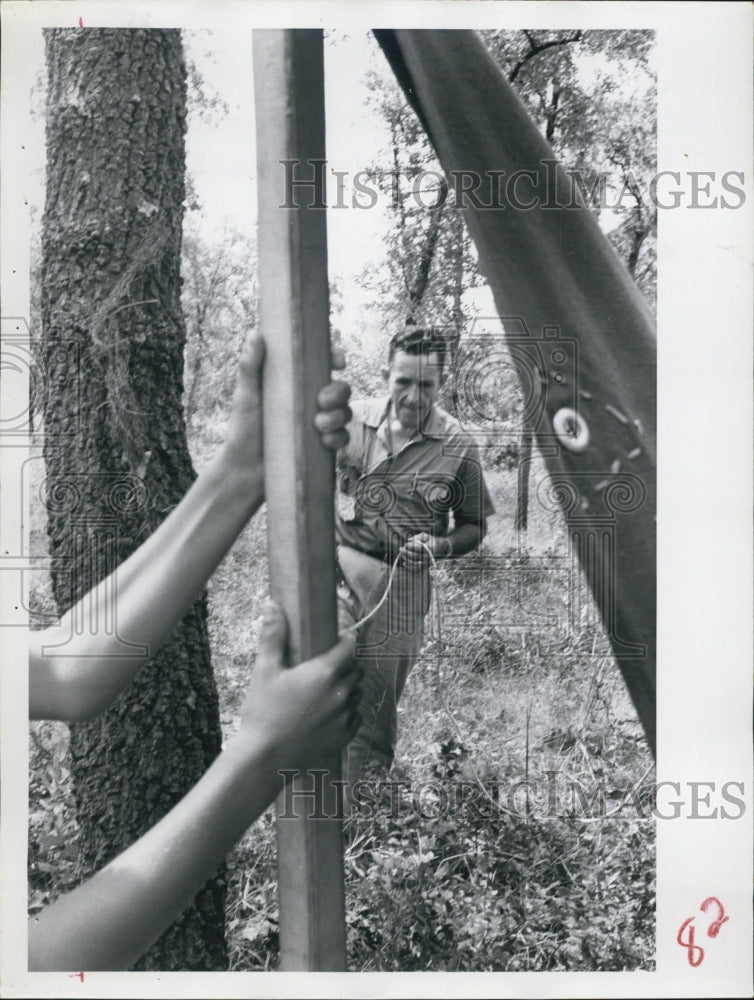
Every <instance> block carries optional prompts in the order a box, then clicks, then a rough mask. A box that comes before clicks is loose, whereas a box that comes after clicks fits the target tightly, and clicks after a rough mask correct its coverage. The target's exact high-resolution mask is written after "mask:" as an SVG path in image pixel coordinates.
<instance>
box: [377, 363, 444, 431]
mask: <svg viewBox="0 0 754 1000" xmlns="http://www.w3.org/2000/svg"><path fill="white" fill-rule="evenodd" d="M441 371H442V369H441V366H440V356H439V355H438V354H437V352H436V351H431V352H430V353H429V354H407V353H406V352H405V351H396V352H395V354H394V355H393V360H392V361H391V362H390V370H389V373H388V391H389V392H390V400H391V402H392V405H393V413H394V414H395V416H396V417H397V418H398V420H399V421H400V424H401V427H402V428H403V429H404V430H406V431H415V430H416V429H417V428H418V427H421V425H422V424H423V423H424V420H425V418H426V417H427V415H428V414H429V412H430V410H431V409H432V407H433V406H434V404H435V400H436V399H437V394H438V392H439V391H440V374H441Z"/></svg>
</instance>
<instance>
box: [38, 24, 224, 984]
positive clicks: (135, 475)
mask: <svg viewBox="0 0 754 1000" xmlns="http://www.w3.org/2000/svg"><path fill="white" fill-rule="evenodd" d="M46 43H47V65H48V105H47V171H48V172H47V201H46V207H45V217H44V231H43V255H44V262H43V292H42V320H43V341H44V352H45V362H46V365H47V373H48V381H49V392H48V402H47V413H46V432H47V436H46V444H45V460H46V463H47V504H48V510H49V522H48V534H49V543H50V555H51V557H52V560H53V572H52V582H53V590H54V594H55V599H56V601H57V602H58V605H59V607H60V609H61V610H62V609H65V608H66V607H68V606H69V605H70V604H71V603H73V602H74V601H76V600H77V599H78V598H80V597H81V596H82V595H83V594H85V593H86V591H87V590H88V589H89V588H90V587H91V586H92V585H93V584H95V583H96V582H97V581H98V580H100V579H101V578H102V577H103V576H105V575H106V574H107V573H109V572H110V571H111V570H112V569H113V567H114V566H115V565H117V563H119V562H120V561H121V560H123V559H125V558H126V557H127V556H128V555H129V554H130V553H131V552H133V551H134V549H136V548H137V547H138V545H139V544H140V543H141V542H142V541H144V539H145V538H146V537H147V536H148V535H149V534H150V533H151V532H152V531H153V530H154V529H155V528H156V526H157V525H158V524H159V522H160V521H161V520H162V519H163V518H164V517H165V515H166V513H167V512H168V511H169V510H170V508H171V507H173V506H174V505H175V504H176V503H177V502H178V500H179V499H180V497H181V496H182V495H183V493H184V492H185V491H186V489H187V488H188V486H189V485H190V483H191V480H192V478H193V470H192V468H191V461H190V458H189V453H188V449H187V445H186V430H185V424H184V420H183V413H182V409H181V394H182V392H183V372H182V365H183V348H184V342H185V328H184V322H183V317H182V315H181V309H180V300H179V295H180V276H179V261H180V246H181V222H182V212H183V208H182V205H183V200H184V166H185V164H184V133H185V115H186V110H185V109H186V73H185V66H184V62H183V53H182V46H181V38H180V32H179V31H177V30H164V31H163V30H151V31H144V30H121V29H117V30H113V29H85V30H67V29H66V30H51V31H48V32H47V33H46ZM116 613H117V608H116ZM100 627H102V626H101V625H100ZM219 750H220V726H219V713H218V703H217V692H216V689H215V685H214V679H213V676H212V670H211V665H210V658H209V643H208V634H207V626H206V602H205V599H204V597H202V599H201V600H199V601H197V603H196V604H195V605H194V607H193V608H192V609H191V611H190V612H189V613H188V614H187V615H186V617H185V619H184V620H183V622H182V623H181V625H180V627H179V628H178V630H177V632H176V634H175V636H174V638H173V640H172V641H171V642H170V644H169V645H168V646H167V647H165V648H164V649H163V650H162V651H161V652H160V653H159V654H158V655H157V656H155V657H154V658H153V659H152V660H151V661H150V662H149V663H148V664H147V666H146V667H145V668H144V669H143V670H142V671H141V673H140V674H139V675H138V677H137V678H136V680H135V681H134V682H133V683H132V684H131V685H130V686H129V687H128V689H127V690H126V691H125V692H124V693H123V694H122V695H121V697H120V698H119V699H118V700H117V702H116V703H115V705H114V706H113V707H112V708H111V709H109V710H108V711H107V712H106V713H105V714H103V715H102V716H101V717H100V718H99V719H98V720H96V721H94V722H91V723H80V724H76V725H73V726H71V751H70V752H71V773H72V778H73V787H74V796H75V801H76V806H77V810H78V818H79V822H80V828H81V837H80V845H79V846H80V866H81V871H82V875H84V876H86V875H89V874H90V873H91V872H93V871H94V870H95V869H98V868H101V867H102V865H104V864H105V863H106V862H108V861H109V860H110V859H111V858H113V857H114V856H115V855H116V854H118V853H119V852H120V851H122V850H123V849H124V848H125V847H127V846H128V845H129V844H130V843H132V842H133V841H134V840H136V839H137V838H138V837H139V836H140V835H141V834H143V833H144V832H145V831H146V830H148V829H149V828H150V827H151V826H153V825H154V823H156V822H157V821H158V820H159V819H160V817H161V816H163V815H164V814H165V813H166V812H167V811H168V810H169V809H170V808H171V807H172V806H173V805H174V804H175V803H176V802H177V801H178V799H180V798H181V797H182V796H183V795H184V794H185V792H186V791H187V790H188V789H189V788H190V787H191V786H192V785H193V784H194V783H195V782H196V780H197V779H198V778H199V776H200V775H201V774H202V773H203V772H204V770H205V769H206V768H207V766H208V765H209V763H210V762H211V761H212V759H213V758H214V757H215V756H216V755H217V753H218V752H219ZM167 863H169V859H167ZM223 911H224V879H223V876H222V873H219V874H218V876H216V877H215V878H213V879H212V880H211V881H210V882H209V883H208V884H207V885H206V886H205V888H204V889H202V890H201V891H200V892H199V893H198V895H197V896H196V898H195V900H194V902H193V903H192V905H191V906H190V908H189V909H188V910H187V911H186V912H185V914H184V915H183V916H182V918H181V919H180V920H179V921H178V922H177V923H176V924H174V925H173V926H172V927H171V928H170V929H169V930H168V931H166V932H165V934H164V935H163V937H162V938H161V939H160V941H158V942H157V943H156V944H155V946H154V947H153V948H152V949H151V950H150V952H148V954H147V955H146V956H144V957H143V958H142V959H141V960H140V962H139V963H138V965H137V968H139V969H158V970H179V969H184V970H200V969H222V968H225V967H226V954H225V942H224V913H223Z"/></svg>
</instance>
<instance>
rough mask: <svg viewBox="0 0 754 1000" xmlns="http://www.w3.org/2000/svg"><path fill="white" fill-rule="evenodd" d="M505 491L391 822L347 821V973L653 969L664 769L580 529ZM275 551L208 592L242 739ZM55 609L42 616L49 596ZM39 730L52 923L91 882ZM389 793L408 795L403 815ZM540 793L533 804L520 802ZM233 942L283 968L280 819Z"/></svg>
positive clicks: (234, 919)
mask: <svg viewBox="0 0 754 1000" xmlns="http://www.w3.org/2000/svg"><path fill="white" fill-rule="evenodd" d="M221 426H222V423H221V420H220V419H219V417H218V419H217V420H215V421H212V422H208V423H207V424H205V428H204V430H205V436H204V438H203V439H202V440H201V441H199V442H198V443H196V444H195V448H196V453H195V459H196V460H197V464H199V465H200V464H201V460H202V457H203V456H205V455H207V454H209V453H210V452H211V450H212V448H213V445H214V443H216V441H217V440H218V439H219V434H220V433H221V431H220V428H221ZM538 474H542V469H541V468H539V467H538ZM488 482H489V485H490V489H491V491H492V493H493V497H494V499H495V504H496V507H497V510H498V512H499V513H498V515H497V516H496V517H495V518H494V519H493V520H492V521H491V522H490V532H489V535H488V537H487V539H486V540H485V543H484V548H483V552H482V554H481V555H476V556H472V557H467V558H466V559H463V560H459V561H457V562H455V563H452V564H445V565H442V566H440V567H439V568H438V570H437V572H436V580H435V585H436V602H435V606H434V608H433V610H432V612H431V615H430V618H429V619H428V622H427V626H428V634H427V639H426V642H425V645H424V649H423V653H422V656H421V658H420V661H419V662H418V663H417V665H416V666H415V668H414V670H413V672H412V674H411V675H410V678H409V681H408V684H407V687H406V691H405V693H404V696H403V699H402V703H401V706H400V723H399V726H400V739H399V744H398V747H397V754H396V761H395V765H394V767H393V769H392V771H391V773H390V775H388V776H385V775H382V776H380V775H375V776H373V787H372V791H373V794H374V798H375V803H376V804H375V807H374V808H373V809H372V811H371V812H372V815H355V816H353V817H351V818H349V820H348V821H347V822H346V824H345V841H346V850H345V879H346V906H347V933H348V954H349V968H351V969H352V970H354V971H357V970H405V971H409V970H478V971H484V970H577V969H581V970H608V969H610V970H622V969H652V968H653V954H654V873H655V857H654V832H655V831H654V820H653V819H652V818H651V817H650V818H647V817H646V816H645V815H644V814H643V811H642V809H641V803H642V801H644V796H645V795H646V794H647V793H648V788H649V785H650V784H651V781H652V777H653V767H652V760H651V757H650V755H649V752H648V750H647V748H646V745H645V743H644V741H643V737H642V735H641V728H640V726H639V723H638V721H637V719H636V715H635V713H634V711H633V708H632V706H631V704H630V701H629V699H628V696H627V694H626V691H625V688H624V685H623V682H622V679H621V677H620V674H619V672H618V670H617V667H616V665H615V663H614V660H613V658H612V656H611V653H610V650H609V647H608V644H607V641H606V639H605V637H604V635H603V633H602V631H601V628H600V626H599V623H598V621H597V620H596V615H595V612H594V609H593V607H591V606H589V605H586V607H585V609H584V611H583V612H582V613H581V614H580V616H579V620H578V621H577V622H575V623H573V622H570V620H569V619H570V615H569V608H570V595H571V593H572V591H573V587H574V586H575V585H576V581H574V580H572V579H571V577H570V575H569V573H570V569H569V566H570V561H569V555H568V540H567V536H566V533H565V528H564V525H563V523H562V521H561V519H560V518H559V516H558V515H556V514H553V513H551V512H548V511H545V510H543V509H542V508H541V507H539V506H538V505H537V503H536V490H535V489H532V508H531V511H530V526H529V529H528V531H527V532H526V533H524V534H522V535H521V536H519V535H518V534H517V533H516V532H515V530H514V527H513V521H512V518H513V511H514V510H515V490H516V476H515V472H514V471H506V470H504V469H499V470H493V471H492V472H491V473H490V474H489V476H488ZM265 545H266V539H265V523H264V516H263V515H261V516H260V517H258V518H257V519H256V520H255V521H254V522H253V523H252V524H251V525H250V526H249V527H248V528H247V529H246V531H245V532H244V533H243V535H242V536H241V537H240V539H239V540H238V542H237V543H236V545H235V547H234V548H233V550H232V551H231V553H230V554H229V555H228V556H227V558H226V559H225V561H224V563H223V564H222V566H221V567H220V568H219V570H218V571H217V573H216V574H215V577H214V578H213V580H212V583H211V585H210V635H211V641H212V646H213V662H214V666H215V674H216V678H217V684H218V689H219V694H220V702H221V718H222V725H223V732H224V735H225V737H226V738H227V736H228V735H229V734H230V733H231V732H232V731H233V728H234V725H235V720H236V719H237V715H238V709H239V705H240V701H241V698H242V696H243V692H244V689H245V685H246V682H247V679H248V676H249V671H250V668H251V664H252V661H253V655H254V649H255V646H256V639H257V635H258V631H259V627H260V624H261V618H260V613H259V612H260V607H261V603H262V599H263V597H264V594H265V593H266V590H267V573H266V561H265V555H264V554H265ZM480 569H482V570H484V572H483V573H481V574H480V572H479V570H480ZM36 599H37V600H38V602H39V603H41V604H42V605H44V603H45V600H46V598H45V594H44V588H43V587H42V588H41V589H39V590H38V592H37V595H36ZM32 732H33V736H32V744H31V745H32V751H31V757H32V759H31V775H32V777H31V784H30V849H31V850H30V854H31V858H30V860H31V875H30V906H31V908H32V909H38V908H39V907H40V906H42V905H44V903H46V902H47V901H49V900H50V899H52V898H54V897H55V895H57V894H58V893H59V892H62V891H65V890H66V889H68V888H70V887H72V886H73V885H75V883H76V878H77V873H76V861H75V841H76V824H75V817H74V816H73V813H72V810H71V806H70V798H69V792H70V788H69V777H68V773H67V769H66V766H65V748H66V740H67V730H66V728H65V726H61V725H58V724H50V723H37V724H34V727H33V731H32ZM548 772H549V775H550V776H549V777H548ZM386 780H388V781H391V782H404V783H405V786H402V794H401V798H400V802H399V803H398V804H396V790H395V788H390V787H387V786H386V785H385V782H386ZM525 781H528V782H530V787H529V789H528V793H527V789H526V787H525V786H520V787H519V788H518V789H517V790H516V789H514V788H513V786H514V784H515V783H516V782H525ZM548 782H549V784H548ZM459 788H465V792H462V793H459V791H458V789H459ZM574 789H581V794H582V795H583V797H584V801H582V800H581V799H580V798H579V792H578V791H575V790H574ZM626 789H636V793H635V794H632V795H629V796H628V797H626ZM548 790H549V796H550V797H549V798H548ZM459 795H460V799H459ZM600 795H601V796H602V797H603V801H604V810H600V809H599V808H598V806H599V804H600ZM414 796H416V800H414ZM491 800H492V801H491ZM415 802H416V804H417V805H418V809H417V808H415ZM495 802H497V806H496V805H495ZM601 811H604V812H606V813H607V815H600V812H601ZM227 934H228V940H229V945H230V954H231V962H230V969H231V970H239V971H240V970H247V969H274V968H276V966H277V958H278V910H277V895H276V872H275V835H274V821H273V818H272V814H271V811H269V812H268V813H267V814H266V815H265V816H264V817H262V819H261V820H260V821H259V822H258V823H257V824H256V825H255V826H254V827H253V828H252V830H251V831H249V832H248V833H247V834H246V836H245V837H244V838H243V839H242V840H241V841H240V843H239V844H238V845H237V847H236V848H235V850H234V851H233V852H232V853H231V855H230V857H229V891H228V908H227Z"/></svg>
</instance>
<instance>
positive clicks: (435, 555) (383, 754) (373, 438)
mask: <svg viewBox="0 0 754 1000" xmlns="http://www.w3.org/2000/svg"><path fill="white" fill-rule="evenodd" d="M445 360H446V344H445V341H444V340H443V338H442V337H441V336H440V335H439V334H438V333H437V332H436V331H435V330H433V329H432V328H429V329H427V330H423V329H418V328H415V327H407V328H406V330H405V332H402V333H400V334H398V335H396V336H395V337H394V338H393V339H392V341H391V343H390V348H389V355H388V363H389V368H388V372H387V388H388V394H387V396H386V397H384V398H377V399H361V400H355V401H353V402H352V403H351V410H352V414H353V416H352V419H351V422H350V424H349V425H348V430H349V443H348V445H346V446H345V447H344V448H342V449H341V450H340V452H339V453H338V462H337V468H338V497H337V499H338V517H337V519H336V533H337V540H338V565H339V568H340V574H341V586H340V588H339V593H338V596H339V612H340V622H341V627H342V628H343V627H348V626H354V625H358V629H357V655H358V657H359V661H360V663H361V664H362V665H363V666H364V668H365V669H364V677H363V680H362V691H363V700H362V705H361V714H362V723H361V726H360V728H359V730H358V732H357V734H356V737H355V738H354V740H353V741H352V742H351V744H350V746H349V748H348V751H347V754H346V760H345V768H344V771H345V776H346V778H347V780H348V781H349V787H348V788H347V793H348V794H349V797H351V792H352V789H353V783H354V782H355V781H356V780H357V779H358V778H359V777H360V776H361V774H362V773H363V771H364V768H365V767H366V766H367V765H368V764H377V765H379V766H383V767H390V765H391V764H392V761H393V754H394V751H395V743H396V739H397V704H398V699H399V698H400V695H401V692H402V691H403V687H404V685H405V683H406V678H407V677H408V673H409V671H410V669H411V667H412V666H413V664H414V662H415V660H416V658H417V656H418V654H419V650H420V648H421V643H422V626H423V620H424V617H425V615H426V614H427V612H428V610H429V607H430V595H431V590H430V568H431V563H432V560H433V559H435V560H437V559H449V558H452V557H454V556H460V555H463V554H464V553H467V552H470V551H472V550H473V549H475V548H477V546H478V545H479V544H480V543H481V541H482V539H483V538H484V535H485V531H486V520H487V518H488V517H489V516H490V515H491V514H493V513H494V508H493V505H492V501H491V499H490V496H489V493H488V491H487V488H486V486H485V483H484V477H483V475H482V469H481V465H480V462H479V456H478V452H477V447H476V445H475V443H474V441H473V439H472V438H471V436H470V435H469V434H468V433H467V432H465V431H464V430H463V429H462V428H461V426H460V425H459V423H458V421H457V420H455V419H454V418H453V417H451V416H450V415H449V414H448V413H446V412H445V411H444V410H443V409H441V408H440V407H439V406H438V405H437V398H438V394H439V391H440V387H441V384H442V381H443V379H444V376H445ZM451 517H452V523H451ZM385 594H387V597H386V599H385V600H384V601H382V598H383V596H384V595H385ZM381 602H382V603H381Z"/></svg>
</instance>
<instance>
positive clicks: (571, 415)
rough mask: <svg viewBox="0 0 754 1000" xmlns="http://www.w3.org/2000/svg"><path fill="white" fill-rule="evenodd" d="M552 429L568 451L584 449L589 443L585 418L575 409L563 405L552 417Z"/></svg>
mask: <svg viewBox="0 0 754 1000" xmlns="http://www.w3.org/2000/svg"><path fill="white" fill-rule="evenodd" d="M552 429H553V430H554V431H555V434H556V436H557V439H558V441H559V442H560V443H561V444H562V445H563V447H564V448H567V449H568V451H575V452H582V451H586V449H587V446H588V445H589V427H588V425H587V422H586V420H584V418H583V417H582V416H581V414H579V413H577V412H576V411H575V410H570V409H568V407H566V406H564V407H563V408H562V409H561V410H558V412H557V413H556V414H555V416H554V417H553V418H552Z"/></svg>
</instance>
